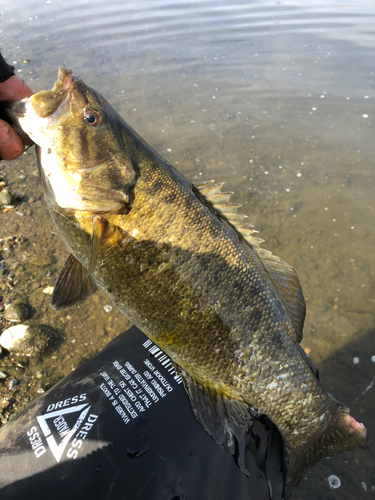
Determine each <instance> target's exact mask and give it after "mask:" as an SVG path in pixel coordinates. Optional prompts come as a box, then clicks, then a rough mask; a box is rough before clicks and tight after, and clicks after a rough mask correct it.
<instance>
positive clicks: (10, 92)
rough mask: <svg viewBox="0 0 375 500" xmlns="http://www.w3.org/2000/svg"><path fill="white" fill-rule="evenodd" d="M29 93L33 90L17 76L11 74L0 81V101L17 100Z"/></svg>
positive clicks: (29, 94) (28, 95)
mask: <svg viewBox="0 0 375 500" xmlns="http://www.w3.org/2000/svg"><path fill="white" fill-rule="evenodd" d="M31 95H33V91H32V90H31V89H30V87H29V86H28V85H26V83H25V82H24V81H23V80H21V79H20V78H18V76H11V77H10V78H8V80H6V81H5V82H3V83H0V101H19V100H20V99H23V98H24V97H30V96H31Z"/></svg>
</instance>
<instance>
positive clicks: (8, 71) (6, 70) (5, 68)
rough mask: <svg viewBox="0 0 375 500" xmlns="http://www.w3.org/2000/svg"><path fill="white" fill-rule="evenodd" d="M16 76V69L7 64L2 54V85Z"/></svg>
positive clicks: (0, 65)
mask: <svg viewBox="0 0 375 500" xmlns="http://www.w3.org/2000/svg"><path fill="white" fill-rule="evenodd" d="M13 75H14V67H13V66H11V65H10V64H8V63H7V62H6V60H5V59H4V57H3V56H2V55H1V54H0V83H2V82H5V81H6V80H8V78H10V77H11V76H13Z"/></svg>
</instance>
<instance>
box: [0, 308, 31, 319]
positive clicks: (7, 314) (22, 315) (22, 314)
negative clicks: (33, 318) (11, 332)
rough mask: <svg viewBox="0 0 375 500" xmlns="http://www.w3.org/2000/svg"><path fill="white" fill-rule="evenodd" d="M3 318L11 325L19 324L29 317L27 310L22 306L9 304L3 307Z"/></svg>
mask: <svg viewBox="0 0 375 500" xmlns="http://www.w3.org/2000/svg"><path fill="white" fill-rule="evenodd" d="M3 316H4V318H5V319H6V320H7V321H11V322H12V323H21V321H25V319H27V318H28V316H29V310H28V308H27V307H26V306H25V305H24V304H9V305H8V306H6V307H5V311H4V313H3Z"/></svg>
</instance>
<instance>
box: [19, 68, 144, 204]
mask: <svg viewBox="0 0 375 500" xmlns="http://www.w3.org/2000/svg"><path fill="white" fill-rule="evenodd" d="M11 113H12V114H13V117H14V118H15V119H16V120H17V122H18V124H19V126H20V127H21V128H22V130H23V131H24V132H26V133H27V134H28V135H29V137H30V138H31V139H32V140H33V141H34V142H35V144H36V145H37V146H38V147H37V155H38V160H39V168H40V173H41V176H42V184H43V187H44V191H45V194H46V197H47V199H49V200H50V202H51V200H52V202H54V203H57V204H58V205H59V207H61V208H67V209H74V210H83V211H93V212H119V211H126V210H127V208H128V207H129V205H130V203H131V192H132V189H133V188H134V184H135V182H136V179H137V164H136V161H135V158H134V157H133V155H134V153H133V151H134V148H133V147H132V142H131V140H129V137H128V136H127V137H124V134H122V133H121V131H122V129H123V123H124V122H123V121H122V119H121V118H120V116H119V115H117V113H116V112H115V111H114V110H113V109H112V108H111V106H110V105H109V104H108V103H107V101H106V100H105V99H104V98H103V97H102V96H100V94H99V93H98V92H96V91H95V90H93V89H91V88H90V87H88V86H87V85H86V84H85V83H83V82H82V81H81V80H80V79H78V78H76V77H74V76H72V73H71V71H70V70H68V69H67V68H64V67H61V68H60V69H59V71H58V79H57V81H56V82H55V84H54V86H53V88H52V89H51V90H42V91H40V92H38V93H36V94H34V95H33V96H31V97H29V98H26V99H23V100H22V101H19V102H17V103H15V104H14V105H13V107H12V109H11Z"/></svg>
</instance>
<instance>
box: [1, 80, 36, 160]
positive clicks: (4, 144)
mask: <svg viewBox="0 0 375 500" xmlns="http://www.w3.org/2000/svg"><path fill="white" fill-rule="evenodd" d="M31 95H33V91H32V90H31V89H30V88H29V87H28V86H27V85H26V83H25V82H24V81H23V80H21V79H20V78H18V77H17V76H11V77H10V78H8V80H6V81H5V82H2V83H0V101H14V102H15V101H19V100H20V99H23V98H24V97H30V96H31ZM30 144H33V143H32V141H31V140H30V139H29V138H28V137H27V136H26V135H23V136H22V137H20V135H18V134H17V132H16V131H15V130H14V128H13V127H12V126H11V125H9V123H7V122H5V121H3V120H0V159H1V158H2V159H3V160H15V159H16V158H18V157H19V156H21V155H22V153H23V151H24V147H25V145H30Z"/></svg>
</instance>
